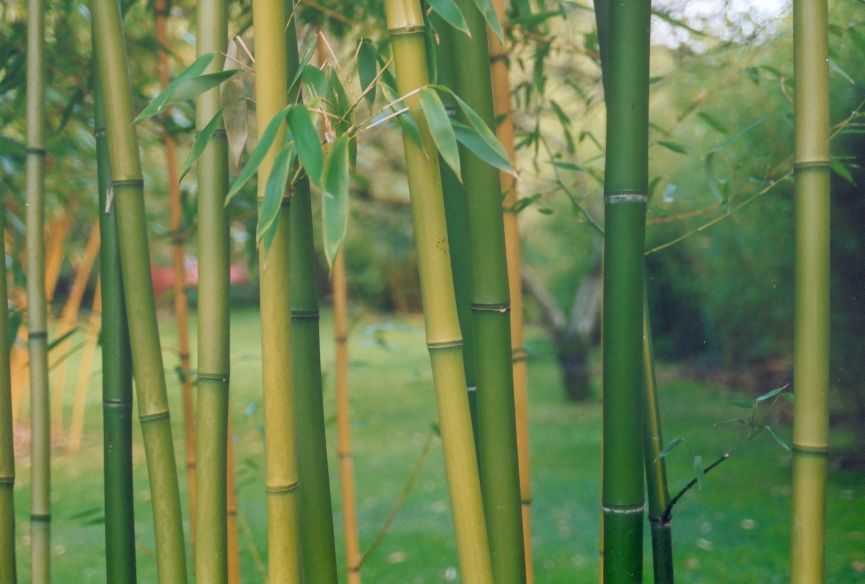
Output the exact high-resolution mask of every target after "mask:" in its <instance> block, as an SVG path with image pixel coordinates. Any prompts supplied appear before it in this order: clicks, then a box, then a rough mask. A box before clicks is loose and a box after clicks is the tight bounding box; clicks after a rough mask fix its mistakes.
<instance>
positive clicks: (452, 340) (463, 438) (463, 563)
mask: <svg viewBox="0 0 865 584" xmlns="http://www.w3.org/2000/svg"><path fill="white" fill-rule="evenodd" d="M385 7H386V12H387V27H388V31H389V32H390V35H391V37H392V42H393V55H394V64H395V68H396V79H397V88H398V90H399V92H400V93H401V94H403V95H405V94H407V93H409V92H411V91H413V90H415V89H417V88H419V87H423V86H425V85H427V83H428V77H427V67H426V50H425V47H424V21H423V16H422V14H421V7H420V3H419V2H418V1H417V0H387V2H386V3H385ZM405 104H406V106H408V107H409V108H411V110H412V113H413V114H414V116H415V117H416V119H418V125H419V126H420V131H421V137H422V141H423V142H422V145H421V144H418V143H416V142H415V141H414V140H413V139H412V138H411V137H408V136H404V137H403V144H404V148H405V158H406V170H407V175H408V183H409V190H410V193H411V205H412V216H413V219H414V230H415V245H416V247H417V255H418V263H419V267H420V270H419V271H420V281H421V296H422V299H423V303H424V320H425V326H426V338H427V346H428V347H429V352H430V361H431V365H432V372H433V383H434V385H435V390H436V400H437V403H438V412H439V426H440V430H441V436H442V443H443V446H444V452H445V466H446V469H447V477H448V483H449V487H450V496H451V508H452V511H453V519H454V528H455V531H456V542H457V550H458V554H459V563H460V571H461V575H462V581H463V582H467V583H469V584H475V583H479V582H483V583H490V582H492V581H493V576H492V562H491V560H490V555H489V544H488V540H487V532H486V524H485V521H484V514H483V500H482V497H481V490H480V478H479V474H478V467H477V457H476V455H475V449H474V440H473V438H472V427H471V417H470V415H469V407H468V398H467V396H466V393H467V391H466V380H465V372H464V369H463V354H462V338H461V334H460V328H459V318H458V316H457V307H456V299H455V297H454V288H453V276H452V273H451V264H450V259H449V254H448V251H449V245H447V244H446V242H447V241H448V239H447V227H446V224H445V212H444V201H443V195H442V186H441V175H440V173H439V161H438V158H437V157H435V156H428V155H427V152H435V145H434V143H433V140H432V136H431V135H430V133H429V129H428V127H427V125H426V121H425V119H424V117H423V115H422V112H421V108H420V98H419V97H418V96H417V95H413V96H411V97H409V98H408V99H406V100H405ZM499 216H501V215H499Z"/></svg>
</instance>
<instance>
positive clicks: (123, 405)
mask: <svg viewBox="0 0 865 584" xmlns="http://www.w3.org/2000/svg"><path fill="white" fill-rule="evenodd" d="M102 408H103V409H105V408H108V409H118V410H131V409H132V402H131V401H121V400H112V399H104V400H102Z"/></svg>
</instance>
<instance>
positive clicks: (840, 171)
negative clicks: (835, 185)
mask: <svg viewBox="0 0 865 584" xmlns="http://www.w3.org/2000/svg"><path fill="white" fill-rule="evenodd" d="M829 166H830V167H831V168H832V172H834V173H835V174H837V175H838V176H840V177H841V178H843V179H844V180H846V181H847V182H849V183H850V184H851V185H855V184H856V181H854V180H853V175H852V174H850V171H849V170H847V167H846V166H844V164H843V163H842V162H841V161H839V160H838V159H832V160H830V161H829Z"/></svg>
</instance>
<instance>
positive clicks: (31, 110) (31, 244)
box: [26, 0, 51, 584]
mask: <svg viewBox="0 0 865 584" xmlns="http://www.w3.org/2000/svg"><path fill="white" fill-rule="evenodd" d="M27 6H28V15H27V211H26V225H27V315H28V329H29V332H28V335H27V338H28V347H29V362H30V404H31V405H30V420H31V422H30V428H31V434H30V436H31V438H30V450H31V469H32V470H31V479H30V484H31V492H32V496H31V500H30V537H31V542H32V544H31V576H30V578H31V581H32V582H33V583H34V584H47V583H48V582H50V580H51V426H50V424H51V419H50V393H49V389H48V329H47V326H48V323H47V306H46V301H45V195H44V192H43V183H44V172H45V52H44V50H45V5H44V3H43V1H42V0H29V1H28V3H27Z"/></svg>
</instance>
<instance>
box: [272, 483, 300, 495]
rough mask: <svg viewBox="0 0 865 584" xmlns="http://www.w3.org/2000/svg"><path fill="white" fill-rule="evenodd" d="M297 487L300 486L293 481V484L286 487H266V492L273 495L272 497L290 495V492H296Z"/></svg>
mask: <svg viewBox="0 0 865 584" xmlns="http://www.w3.org/2000/svg"><path fill="white" fill-rule="evenodd" d="M299 486H300V483H299V482H298V481H294V482H293V483H289V484H287V485H280V486H273V487H272V486H270V485H268V486H267V492H268V494H273V495H280V494H282V493H291V492H292V491H296V490H297V488H298V487H299Z"/></svg>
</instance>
